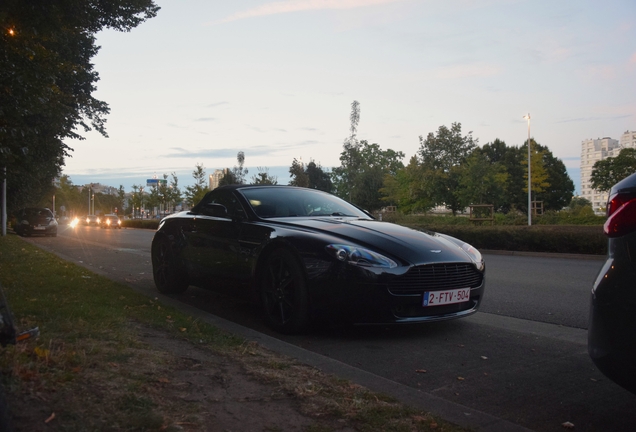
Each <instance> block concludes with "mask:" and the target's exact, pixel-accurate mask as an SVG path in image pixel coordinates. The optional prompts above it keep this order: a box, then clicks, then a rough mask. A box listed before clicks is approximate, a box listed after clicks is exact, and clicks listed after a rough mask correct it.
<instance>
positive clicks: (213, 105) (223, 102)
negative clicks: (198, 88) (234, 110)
mask: <svg viewBox="0 0 636 432" xmlns="http://www.w3.org/2000/svg"><path fill="white" fill-rule="evenodd" d="M228 104H229V102H226V101H222V102H214V103H211V104H209V105H208V106H207V108H214V107H217V106H221V105H228Z"/></svg>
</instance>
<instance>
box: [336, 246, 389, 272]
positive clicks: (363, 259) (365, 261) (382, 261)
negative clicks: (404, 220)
mask: <svg viewBox="0 0 636 432" xmlns="http://www.w3.org/2000/svg"><path fill="white" fill-rule="evenodd" d="M325 249H326V250H327V252H329V253H330V254H331V255H332V256H333V257H334V258H336V259H337V260H338V261H342V262H346V263H349V264H353V265H358V266H361V267H383V268H395V267H397V263H396V262H395V261H393V260H392V259H390V258H387V257H385V256H384V255H381V254H379V253H377V252H373V251H370V250H369V249H364V248H361V247H358V246H349V245H343V244H330V245H327V246H326V247H325Z"/></svg>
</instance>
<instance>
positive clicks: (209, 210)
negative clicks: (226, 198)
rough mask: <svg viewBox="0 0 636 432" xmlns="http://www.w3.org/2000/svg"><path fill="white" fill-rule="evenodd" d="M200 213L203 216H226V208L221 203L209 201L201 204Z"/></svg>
mask: <svg viewBox="0 0 636 432" xmlns="http://www.w3.org/2000/svg"><path fill="white" fill-rule="evenodd" d="M201 214H203V215H205V216H212V217H219V218H227V217H228V215H227V208H226V207H225V206H224V205H223V204H215V203H210V204H206V205H204V206H203V208H202V209H201Z"/></svg>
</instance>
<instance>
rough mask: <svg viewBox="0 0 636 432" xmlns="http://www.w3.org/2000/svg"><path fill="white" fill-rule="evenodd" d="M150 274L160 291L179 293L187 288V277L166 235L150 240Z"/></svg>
mask: <svg viewBox="0 0 636 432" xmlns="http://www.w3.org/2000/svg"><path fill="white" fill-rule="evenodd" d="M152 276H153V278H154V280H155V286H156V287H157V290H159V292H160V293H163V294H180V293H182V292H184V291H185V290H186V289H187V288H188V285H189V283H188V278H187V277H186V274H185V272H184V271H183V270H182V269H181V268H180V266H179V263H178V262H177V258H176V256H175V254H174V250H173V248H172V245H171V244H170V241H169V240H168V239H167V238H166V237H159V238H157V239H155V240H154V241H153V242H152Z"/></svg>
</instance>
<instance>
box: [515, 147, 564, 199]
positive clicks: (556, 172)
mask: <svg viewBox="0 0 636 432" xmlns="http://www.w3.org/2000/svg"><path fill="white" fill-rule="evenodd" d="M536 147H537V148H538V150H539V151H540V152H541V153H542V154H543V168H544V170H545V173H546V174H547V179H546V183H548V186H546V187H545V188H544V189H543V191H541V192H537V195H536V199H537V200H538V201H543V209H544V210H561V209H563V208H564V207H566V206H567V205H568V204H569V203H570V201H571V200H572V197H573V196H574V182H573V181H572V179H571V178H570V175H569V174H568V171H567V169H566V168H565V164H564V163H563V161H562V160H561V159H559V158H557V157H555V156H554V155H553V154H552V152H551V151H550V150H549V149H548V148H547V147H545V146H542V145H541V144H536ZM533 169H534V168H533ZM532 175H533V176H534V171H533V172H532ZM526 182H527V180H526Z"/></svg>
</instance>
